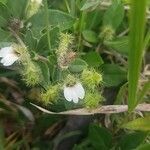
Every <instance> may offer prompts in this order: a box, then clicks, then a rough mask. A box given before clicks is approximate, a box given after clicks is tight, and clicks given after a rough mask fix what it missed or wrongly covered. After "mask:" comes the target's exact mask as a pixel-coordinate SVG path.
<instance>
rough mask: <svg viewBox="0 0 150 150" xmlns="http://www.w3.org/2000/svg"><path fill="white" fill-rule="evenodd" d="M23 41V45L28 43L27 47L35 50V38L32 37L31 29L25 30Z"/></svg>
mask: <svg viewBox="0 0 150 150" xmlns="http://www.w3.org/2000/svg"><path fill="white" fill-rule="evenodd" d="M24 43H25V45H28V48H29V49H32V50H35V48H36V45H37V39H35V38H34V37H33V33H32V31H31V30H28V31H26V34H25V36H24Z"/></svg>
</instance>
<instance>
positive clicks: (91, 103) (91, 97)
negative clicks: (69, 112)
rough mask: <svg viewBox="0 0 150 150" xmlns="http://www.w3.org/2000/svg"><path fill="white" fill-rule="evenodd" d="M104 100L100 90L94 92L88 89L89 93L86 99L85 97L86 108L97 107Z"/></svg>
mask: <svg viewBox="0 0 150 150" xmlns="http://www.w3.org/2000/svg"><path fill="white" fill-rule="evenodd" d="M102 101H103V97H102V96H101V94H100V93H99V92H98V91H97V92H94V93H91V92H90V91H87V93H86V95H85V99H84V105H85V107H86V108H95V107H97V106H98V105H99V104H100V102H102Z"/></svg>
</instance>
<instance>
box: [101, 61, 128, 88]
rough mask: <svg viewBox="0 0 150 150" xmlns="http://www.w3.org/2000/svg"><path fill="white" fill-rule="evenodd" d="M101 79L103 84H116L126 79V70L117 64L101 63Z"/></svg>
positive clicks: (109, 85)
mask: <svg viewBox="0 0 150 150" xmlns="http://www.w3.org/2000/svg"><path fill="white" fill-rule="evenodd" d="M102 72H103V81H104V84H105V86H107V87H111V86H118V85H119V84H121V83H123V82H125V81H126V80H127V72H126V71H125V70H124V69H123V68H121V67H120V66H118V65H115V64H104V65H102Z"/></svg>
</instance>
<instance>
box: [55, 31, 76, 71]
mask: <svg viewBox="0 0 150 150" xmlns="http://www.w3.org/2000/svg"><path fill="white" fill-rule="evenodd" d="M59 41H60V42H59V46H58V49H57V50H56V54H57V62H58V66H59V67H60V68H61V69H67V68H68V64H69V63H70V61H71V60H70V58H71V57H68V56H69V54H74V53H73V52H72V51H71V45H72V43H73V37H72V35H71V34H67V33H66V34H64V33H61V34H60V38H59Z"/></svg>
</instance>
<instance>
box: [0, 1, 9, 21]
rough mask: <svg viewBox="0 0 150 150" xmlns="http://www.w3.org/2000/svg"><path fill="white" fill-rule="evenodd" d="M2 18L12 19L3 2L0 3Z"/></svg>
mask: <svg viewBox="0 0 150 150" xmlns="http://www.w3.org/2000/svg"><path fill="white" fill-rule="evenodd" d="M0 16H1V17H3V18H5V19H9V18H10V17H11V14H10V12H9V9H8V7H7V6H6V5H4V4H3V3H1V2H0Z"/></svg>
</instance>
